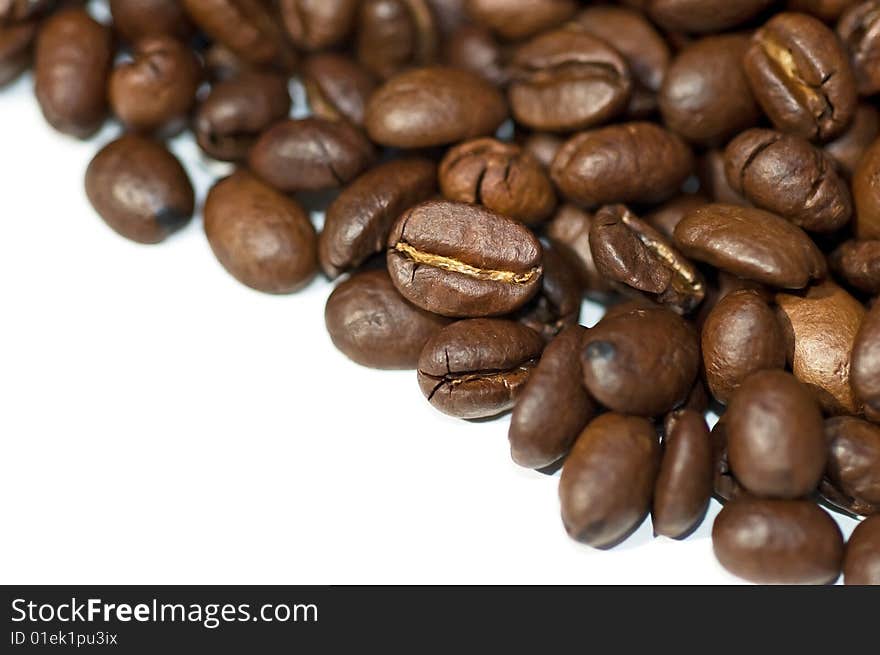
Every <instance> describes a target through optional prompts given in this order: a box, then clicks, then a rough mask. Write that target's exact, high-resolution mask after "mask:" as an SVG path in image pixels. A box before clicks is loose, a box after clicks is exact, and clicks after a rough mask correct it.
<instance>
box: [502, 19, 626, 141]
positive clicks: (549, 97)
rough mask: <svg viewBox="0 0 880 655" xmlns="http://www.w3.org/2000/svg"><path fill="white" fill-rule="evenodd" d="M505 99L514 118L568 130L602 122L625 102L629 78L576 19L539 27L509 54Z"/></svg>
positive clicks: (535, 126)
mask: <svg viewBox="0 0 880 655" xmlns="http://www.w3.org/2000/svg"><path fill="white" fill-rule="evenodd" d="M510 65H511V83H510V87H509V89H508V93H507V96H508V100H509V101H510V107H511V110H512V111H513V116H514V118H515V119H516V121H517V122H518V123H520V124H522V125H527V126H528V127H530V128H533V129H536V130H545V131H548V132H570V131H572V130H580V129H584V128H587V127H592V126H594V125H599V124H601V123H605V122H607V121H608V120H610V119H612V118H614V117H615V116H617V115H618V114H620V113H621V112H622V111H623V110H624V109H625V108H626V106H627V103H628V102H629V95H630V91H631V88H632V81H631V79H630V75H629V68H628V67H627V65H626V61H625V60H624V59H623V57H622V56H621V55H620V54H619V53H618V52H617V51H616V50H614V48H612V47H611V46H609V45H608V44H607V43H606V42H605V41H603V40H602V39H599V38H597V37H595V36H593V35H592V34H590V33H589V32H587V31H586V30H584V29H583V28H581V27H580V26H579V25H578V24H576V23H574V24H570V25H568V26H566V27H564V28H561V29H558V30H554V31H552V32H545V33H543V34H540V35H539V36H537V37H535V38H534V39H532V40H531V41H528V42H527V43H524V44H523V45H521V46H520V47H519V48H517V50H516V52H515V53H514V55H513V58H512V59H511V63H510Z"/></svg>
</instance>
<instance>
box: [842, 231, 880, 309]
mask: <svg viewBox="0 0 880 655" xmlns="http://www.w3.org/2000/svg"><path fill="white" fill-rule="evenodd" d="M830 261H831V268H832V269H834V272H835V273H837V275H839V276H840V277H841V279H843V280H844V281H845V282H846V283H847V284H850V285H852V286H853V287H855V288H856V289H858V290H859V291H864V292H866V293H870V294H871V295H877V294H880V241H877V240H875V241H856V240H850V241H845V242H844V243H842V244H841V245H840V246H839V247H838V248H837V249H836V250H835V251H834V252H833V253H831V257H830Z"/></svg>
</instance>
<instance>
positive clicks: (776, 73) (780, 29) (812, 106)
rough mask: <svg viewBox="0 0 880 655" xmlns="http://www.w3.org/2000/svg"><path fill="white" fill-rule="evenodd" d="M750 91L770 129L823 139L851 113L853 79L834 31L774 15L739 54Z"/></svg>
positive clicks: (802, 17) (839, 129) (802, 18)
mask: <svg viewBox="0 0 880 655" xmlns="http://www.w3.org/2000/svg"><path fill="white" fill-rule="evenodd" d="M744 61H745V69H746V75H747V76H748V78H749V83H750V84H751V87H752V92H753V93H754V94H755V97H756V98H757V100H758V104H760V105H761V107H762V108H763V109H764V113H766V114H767V116H768V117H769V118H770V120H771V121H772V122H773V124H774V125H775V126H776V128H777V129H778V130H780V131H782V132H789V133H791V134H796V135H798V136H802V137H804V138H805V139H810V140H811V141H812V140H818V141H828V140H829V139H833V138H834V137H836V136H838V135H840V134H842V133H843V131H844V130H845V129H846V128H847V126H848V125H849V122H850V121H851V120H852V117H853V114H854V113H855V110H856V102H857V95H856V81H855V77H854V76H853V72H852V68H851V67H850V65H849V60H848V58H847V56H846V52H845V51H844V49H843V47H842V46H841V44H840V42H839V41H838V40H837V37H836V36H835V34H834V32H832V31H831V30H830V29H829V28H828V27H826V26H825V25H823V24H822V23H821V22H820V21H818V20H816V19H815V18H813V17H812V16H808V15H806V14H796V13H781V14H776V15H775V16H774V17H773V18H772V19H770V20H769V21H768V22H767V23H766V24H765V25H764V27H762V28H761V29H760V30H758V31H757V32H755V35H754V36H753V37H752V44H751V46H750V47H749V50H748V52H747V53H746V56H745V60H744Z"/></svg>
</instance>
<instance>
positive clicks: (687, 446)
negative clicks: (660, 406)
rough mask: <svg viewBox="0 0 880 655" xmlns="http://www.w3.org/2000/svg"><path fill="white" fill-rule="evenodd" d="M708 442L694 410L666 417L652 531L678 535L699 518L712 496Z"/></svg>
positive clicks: (685, 532)
mask: <svg viewBox="0 0 880 655" xmlns="http://www.w3.org/2000/svg"><path fill="white" fill-rule="evenodd" d="M713 465H714V462H713V459H712V443H711V441H710V439H709V428H708V427H707V426H706V421H705V419H704V418H703V417H702V415H701V414H699V413H698V412H694V411H692V410H683V411H678V412H673V413H672V414H670V415H669V416H667V417H666V422H665V436H664V438H663V456H662V459H661V460H660V472H659V474H658V475H657V482H656V484H655V485H654V501H653V507H652V510H651V518H652V520H653V523H654V534H658V535H663V536H664V537H670V538H672V539H681V538H683V537H685V536H686V535H687V534H688V533H689V532H690V531H691V530H693V529H694V528H695V527H696V526H697V525H699V524H700V522H702V520H703V517H704V516H705V514H706V508H707V507H708V506H709V498H710V497H711V496H712V476H713Z"/></svg>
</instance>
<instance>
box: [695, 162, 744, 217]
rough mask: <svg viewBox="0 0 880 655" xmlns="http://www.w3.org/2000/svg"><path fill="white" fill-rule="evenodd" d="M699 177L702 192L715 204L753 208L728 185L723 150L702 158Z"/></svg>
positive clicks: (698, 170) (698, 172)
mask: <svg viewBox="0 0 880 655" xmlns="http://www.w3.org/2000/svg"><path fill="white" fill-rule="evenodd" d="M697 176H698V177H699V178H700V191H701V192H702V193H704V194H706V195H707V196H708V197H709V198H710V199H711V200H712V201H713V202H719V203H723V204H725V205H738V206H740V207H751V204H752V203H750V202H749V201H748V200H747V199H746V198H744V197H743V196H742V194H740V193H737V192H736V191H734V190H733V189H732V188H731V186H730V184H729V183H728V181H727V173H725V172H724V152H723V151H722V150H709V151H708V152H706V153H705V154H704V155H703V156H702V157H700V161H699V168H698V169H697Z"/></svg>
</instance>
